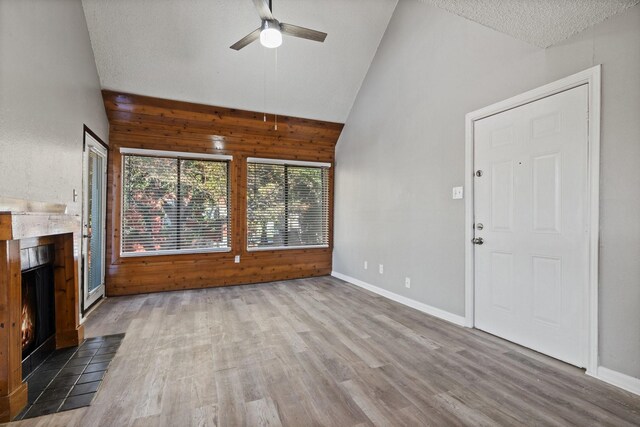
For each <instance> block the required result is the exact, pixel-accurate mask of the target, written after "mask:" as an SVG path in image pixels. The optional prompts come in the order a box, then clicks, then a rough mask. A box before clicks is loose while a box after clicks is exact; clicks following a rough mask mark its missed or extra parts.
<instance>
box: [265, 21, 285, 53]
mask: <svg viewBox="0 0 640 427" xmlns="http://www.w3.org/2000/svg"><path fill="white" fill-rule="evenodd" d="M260 43H261V44H262V46H264V47H268V48H270V49H273V48H276V47H278V46H280V45H281V44H282V32H281V31H280V23H279V22H278V21H276V20H273V21H267V20H265V21H262V31H260Z"/></svg>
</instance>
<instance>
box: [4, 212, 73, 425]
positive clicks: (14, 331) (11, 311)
mask: <svg viewBox="0 0 640 427" xmlns="http://www.w3.org/2000/svg"><path fill="white" fill-rule="evenodd" d="M80 231H81V227H80V219H79V217H78V216H75V215H67V214H64V213H58V212H55V213H46V212H0V422H5V421H10V420H11V419H13V418H14V417H15V416H16V415H18V414H19V413H20V411H21V410H22V409H23V408H24V407H25V406H26V404H27V384H26V383H23V381H22V341H21V335H20V316H21V309H22V295H21V293H22V270H21V263H20V250H21V249H22V248H26V247H33V246H38V245H41V244H51V243H53V245H54V254H55V255H54V264H53V266H54V288H55V305H56V335H55V340H56V348H64V347H72V346H77V345H78V344H79V343H80V342H82V340H83V339H84V328H83V326H82V325H80V304H79V288H78V252H77V251H75V250H74V241H75V240H76V238H78V239H79V237H80Z"/></svg>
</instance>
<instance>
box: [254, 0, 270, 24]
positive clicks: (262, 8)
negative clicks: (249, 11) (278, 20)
mask: <svg viewBox="0 0 640 427" xmlns="http://www.w3.org/2000/svg"><path fill="white" fill-rule="evenodd" d="M253 4H254V5H255V6H256V9H258V15H260V19H262V20H263V21H265V20H266V21H272V20H273V19H274V18H273V14H272V13H271V9H270V8H269V0H253Z"/></svg>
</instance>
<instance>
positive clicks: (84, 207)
mask: <svg viewBox="0 0 640 427" xmlns="http://www.w3.org/2000/svg"><path fill="white" fill-rule="evenodd" d="M87 135H89V136H90V137H91V138H92V139H93V140H95V141H97V142H98V144H100V145H101V146H102V147H103V148H104V149H105V153H106V156H105V165H104V167H105V177H104V187H105V188H104V191H103V194H102V204H103V208H104V212H103V214H104V229H103V230H101V231H102V234H103V237H102V245H103V250H102V252H103V255H104V259H103V263H102V267H103V269H104V270H105V273H106V261H107V253H106V252H107V250H106V234H107V228H106V227H107V224H106V223H107V194H106V193H107V189H108V187H107V163H108V161H109V145H108V144H107V143H105V142H104V141H103V140H102V138H100V137H99V136H98V135H97V134H96V133H95V132H93V131H92V130H91V129H90V128H89V127H88V126H87V125H83V132H82V233H81V235H80V242H81V248H82V251H81V253H82V257H81V259H80V280H79V281H78V282H79V285H80V289H79V291H80V296H81V298H80V301H79V302H80V317H81V319H84V316H85V314H86V313H87V312H88V311H89V310H90V309H91V308H92V307H93V306H95V305H96V303H98V302H99V301H100V300H101V299H102V298H99V299H97V300H96V301H94V302H92V303H91V304H89V306H88V307H85V300H86V298H85V295H84V291H85V285H86V280H87V277H86V276H87V272H86V271H85V270H86V269H85V256H86V251H87V248H86V239H85V238H84V234H85V227H84V220H85V215H86V214H87V212H86V210H87V194H86V184H87V182H86V180H87V178H88V177H87V176H86V175H87V171H86V166H87V164H86V161H87V159H86V156H87V155H88V154H87ZM105 280H106V274H105ZM103 286H105V287H106V283H105V284H104V285H103ZM105 290H106V289H105ZM103 297H104V293H103Z"/></svg>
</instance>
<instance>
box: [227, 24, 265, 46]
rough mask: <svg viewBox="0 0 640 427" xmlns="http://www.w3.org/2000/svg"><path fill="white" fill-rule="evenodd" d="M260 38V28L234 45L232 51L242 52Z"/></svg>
mask: <svg viewBox="0 0 640 427" xmlns="http://www.w3.org/2000/svg"><path fill="white" fill-rule="evenodd" d="M259 38H260V28H256V29H255V30H253V31H252V32H250V33H249V34H247V35H246V36H244V37H243V38H241V39H240V40H238V41H237V42H235V43H234V44H233V45H231V49H235V50H240V49H242V48H243V47H245V46H246V45H248V44H250V43H253V42H254V41H256V40H258V39H259Z"/></svg>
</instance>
